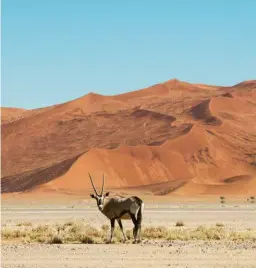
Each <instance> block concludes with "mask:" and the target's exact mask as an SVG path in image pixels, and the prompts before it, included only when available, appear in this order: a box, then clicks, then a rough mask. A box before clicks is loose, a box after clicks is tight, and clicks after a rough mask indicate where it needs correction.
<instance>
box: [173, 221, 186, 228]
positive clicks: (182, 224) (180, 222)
mask: <svg viewBox="0 0 256 268" xmlns="http://www.w3.org/2000/svg"><path fill="white" fill-rule="evenodd" d="M184 225H185V224H184V222H183V221H177V222H176V223H175V226H176V227H181V226H184Z"/></svg>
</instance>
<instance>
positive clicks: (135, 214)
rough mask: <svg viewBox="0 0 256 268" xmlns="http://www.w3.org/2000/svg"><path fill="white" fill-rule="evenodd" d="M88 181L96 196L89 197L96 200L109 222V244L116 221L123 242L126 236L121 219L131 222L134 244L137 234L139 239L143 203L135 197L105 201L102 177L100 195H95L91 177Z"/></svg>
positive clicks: (112, 198)
mask: <svg viewBox="0 0 256 268" xmlns="http://www.w3.org/2000/svg"><path fill="white" fill-rule="evenodd" d="M89 176H90V174H89ZM90 179H91V182H92V186H93V189H94V191H95V193H96V196H95V195H93V194H92V195H91V197H92V198H95V199H96V201H97V205H98V208H99V210H100V211H101V213H103V214H104V215H105V216H106V217H107V218H108V219H109V220H110V222H111V235H110V240H109V242H111V240H112V237H113V232H114V228H115V221H116V220H117V222H118V224H119V226H120V229H121V231H122V233H123V237H124V240H126V236H125V234H124V231H123V225H122V221H121V219H131V220H132V222H133V224H134V228H133V235H134V240H135V242H136V240H137V236H138V234H139V239H140V231H141V221H142V213H143V208H144V203H143V201H142V200H141V199H140V198H138V197H137V196H131V197H127V198H125V197H121V196H114V197H108V198H106V199H105V197H107V196H108V195H109V193H106V194H103V190H104V176H103V184H102V190H101V194H100V195H99V194H98V193H97V191H96V189H95V187H94V185H93V181H92V178H91V176H90Z"/></svg>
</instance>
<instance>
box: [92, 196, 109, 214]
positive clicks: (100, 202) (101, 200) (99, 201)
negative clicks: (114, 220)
mask: <svg viewBox="0 0 256 268" xmlns="http://www.w3.org/2000/svg"><path fill="white" fill-rule="evenodd" d="M108 195H109V193H106V194H104V195H98V194H97V195H94V194H91V197H92V198H94V199H96V202H97V206H98V208H99V210H100V211H102V210H103V205H104V199H105V197H106V196H108Z"/></svg>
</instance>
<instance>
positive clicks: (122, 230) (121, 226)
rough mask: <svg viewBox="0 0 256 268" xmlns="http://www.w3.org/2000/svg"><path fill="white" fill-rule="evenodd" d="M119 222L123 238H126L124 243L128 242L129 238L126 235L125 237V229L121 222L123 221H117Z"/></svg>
mask: <svg viewBox="0 0 256 268" xmlns="http://www.w3.org/2000/svg"><path fill="white" fill-rule="evenodd" d="M117 222H118V224H119V227H120V229H121V232H122V234H123V237H124V242H125V241H126V240H127V238H126V235H125V233H124V229H123V224H122V221H121V219H117Z"/></svg>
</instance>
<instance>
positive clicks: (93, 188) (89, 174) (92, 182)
mask: <svg viewBox="0 0 256 268" xmlns="http://www.w3.org/2000/svg"><path fill="white" fill-rule="evenodd" d="M88 174H89V177H90V180H91V183H92V187H93V189H94V191H95V194H96V195H98V193H97V191H96V189H95V187H94V184H93V181H92V177H91V175H90V173H89V172H88Z"/></svg>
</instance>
